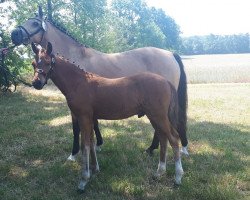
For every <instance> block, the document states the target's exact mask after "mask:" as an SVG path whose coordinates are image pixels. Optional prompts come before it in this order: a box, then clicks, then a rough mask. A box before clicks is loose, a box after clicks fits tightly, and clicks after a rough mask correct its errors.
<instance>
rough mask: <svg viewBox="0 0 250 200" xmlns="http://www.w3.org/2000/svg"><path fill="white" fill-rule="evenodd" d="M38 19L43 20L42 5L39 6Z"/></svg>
mask: <svg viewBox="0 0 250 200" xmlns="http://www.w3.org/2000/svg"><path fill="white" fill-rule="evenodd" d="M38 17H40V18H43V10H42V6H41V5H39V6H38Z"/></svg>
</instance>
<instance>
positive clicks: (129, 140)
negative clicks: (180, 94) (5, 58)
mask: <svg viewBox="0 0 250 200" xmlns="http://www.w3.org/2000/svg"><path fill="white" fill-rule="evenodd" d="M221 56H222V55H221ZM227 56H228V55H227ZM248 56H250V55H248ZM200 57H202V56H200ZM200 57H199V56H195V58H197V59H198V60H200V59H201V58H200ZM207 59H208V60H209V59H210V58H207ZM195 60H196V59H194V58H192V59H191V58H190V59H188V58H185V59H184V63H185V64H186V71H187V75H188V79H189V82H192V83H197V84H188V96H189V108H188V138H189V151H190V156H189V157H183V160H182V163H183V168H184V172H185V174H184V176H183V181H182V185H181V186H179V187H176V186H174V185H173V181H174V161H173V154H172V150H171V148H170V147H168V161H167V172H166V174H165V175H163V176H162V177H161V178H160V179H155V178H154V176H153V175H154V172H155V171H156V169H157V165H158V159H159V150H156V151H155V153H154V155H153V156H152V157H150V156H148V155H147V154H146V153H145V152H144V150H145V149H146V148H147V147H148V146H149V145H150V143H151V140H152V137H153V129H152V127H151V125H150V123H149V121H148V120H147V118H146V117H143V118H140V119H138V118H137V117H132V118H129V119H126V120H119V121H104V120H102V121H100V128H101V133H102V134H103V137H104V145H103V147H102V150H101V152H98V153H97V157H98V160H99V165H100V170H101V171H100V173H98V174H97V175H95V176H94V177H92V178H91V180H90V182H89V184H88V186H87V188H86V191H85V192H84V193H82V194H81V193H78V192H77V190H76V189H77V185H78V182H79V179H80V173H81V156H80V155H78V158H77V161H76V162H70V161H67V160H66V159H67V157H68V156H69V155H70V153H71V148H72V141H73V134H72V129H71V121H70V112H69V109H68V107H67V104H66V101H65V99H64V97H63V96H62V94H61V93H60V92H58V90H57V89H55V88H54V87H53V86H46V87H45V89H44V90H41V91H37V90H35V89H32V88H25V87H18V91H17V92H15V93H7V94H0V158H1V159H0V199H1V200H2V199H3V200H20V199H22V200H23V199H36V200H38V199H53V200H54V199H55V200H57V199H69V200H71V199H72V200H75V199H91V200H92V199H93V200H94V199H102V200H103V199H104V200H105V199H107V200H110V199H112V200H113V199H115V200H116V199H117V200H120V199H157V200H158V199H164V200H165V199H180V200H184V199H187V200H190V199H191V200H193V199H197V200H200V199H208V200H217V199H218V200H231V199H232V200H234V199H235V200H239V199H245V200H247V199H250V178H249V177H250V148H249V147H250V104H249V102H250V95H249V91H250V83H247V81H246V83H243V81H235V79H231V81H230V79H227V81H220V80H218V79H216V80H217V81H213V80H212V79H210V80H209V81H201V79H197V80H195V79H192V78H195V77H198V78H201V77H204V78H207V79H206V80H208V79H209V77H210V78H211V77H212V76H210V75H211V73H209V75H208V76H206V75H204V74H206V73H208V71H210V70H211V69H208V67H207V68H206V69H205V66H206V63H205V64H204V65H203V64H202V63H200V65H201V66H204V68H203V69H205V70H204V73H202V70H199V73H198V74H195V73H194V72H197V71H195V70H194V71H191V69H192V68H197V69H198V64H196V63H195V62H194V61H195ZM198 60H196V61H198ZM211 60H213V59H211ZM246 60H247V59H246ZM191 62H193V64H192V63H191ZM211 63H212V61H210V64H211ZM248 63H250V62H248ZM226 64H227V62H225V65H226ZM228 64H230V63H229V62H228ZM207 66H208V65H207ZM211 66H212V68H213V67H214V66H223V63H219V64H216V63H214V64H213V65H212V64H211ZM228 66H229V65H228ZM232 66H233V65H232ZM241 66H244V67H245V68H248V69H249V67H248V66H249V65H247V64H246V65H245V64H243V63H242V64H241ZM223 69H224V71H223V73H224V74H225V73H226V67H225V68H223ZM238 73H239V72H236V71H235V74H238ZM244 75H245V76H247V74H246V73H244ZM221 77H223V76H221ZM235 77H236V76H235ZM191 79H192V80H193V81H191ZM242 80H243V79H242ZM247 80H249V79H247ZM200 82H209V84H203V83H202V84H201V83H200ZM210 82H215V83H210ZM220 82H228V83H220ZM230 82H231V83H230ZM234 82H237V83H234ZM198 83H199V84H198Z"/></svg>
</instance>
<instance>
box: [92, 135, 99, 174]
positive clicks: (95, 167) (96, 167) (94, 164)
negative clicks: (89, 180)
mask: <svg viewBox="0 0 250 200" xmlns="http://www.w3.org/2000/svg"><path fill="white" fill-rule="evenodd" d="M90 156H91V169H92V173H93V174H94V173H97V172H99V171H100V168H99V164H98V161H97V156H96V145H95V141H94V133H93V132H92V133H91V139H90Z"/></svg>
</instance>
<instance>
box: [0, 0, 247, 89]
mask: <svg viewBox="0 0 250 200" xmlns="http://www.w3.org/2000/svg"><path fill="white" fill-rule="evenodd" d="M1 2H4V1H1ZM6 2H8V4H7V5H8V6H7V7H5V8H4V7H1V6H0V17H1V19H6V16H8V20H1V21H0V33H1V34H0V48H3V47H6V46H10V45H11V42H10V32H11V27H13V25H19V24H22V23H23V22H24V21H26V20H27V19H28V18H30V17H34V16H35V14H34V13H35V12H37V10H38V5H42V6H43V10H44V11H45V15H47V16H48V19H49V20H51V19H53V21H56V22H57V23H60V24H62V25H63V26H64V27H65V29H66V30H68V31H69V33H70V34H71V35H73V36H74V37H75V38H76V39H77V40H78V41H79V42H80V43H82V44H85V45H87V46H90V47H92V48H94V49H97V50H99V51H102V52H107V53H111V52H121V51H126V50H129V49H134V48H139V47H145V46H153V47H158V48H162V49H168V50H172V51H177V52H179V53H181V54H186V55H192V54H222V53H250V44H249V42H250V38H249V34H239V35H227V36H220V35H208V36H192V37H185V38H181V36H180V34H181V31H180V28H179V26H178V24H177V23H176V22H175V20H174V19H173V18H171V17H170V16H168V15H167V13H166V12H164V11H163V10H162V9H157V8H152V7H148V6H147V4H146V2H145V0H112V1H108V0H96V1H93V0H8V1H6ZM1 4H2V3H1ZM3 4H4V3H3ZM13 5H14V6H13ZM6 21H8V23H5V22H6ZM24 54H25V55H26V56H25V57H24V56H23V55H24ZM29 55H30V54H29V51H28V48H18V49H17V50H16V51H15V52H14V54H12V55H8V57H6V64H7V65H8V66H9V68H10V70H11V71H12V72H15V74H16V75H19V74H20V70H21V69H27V68H28V67H26V64H25V63H26V62H25V59H26V58H27V57H30V56H29ZM28 69H29V68H28ZM3 80H4V78H3V76H2V75H1V74H0V86H3V84H5V83H3Z"/></svg>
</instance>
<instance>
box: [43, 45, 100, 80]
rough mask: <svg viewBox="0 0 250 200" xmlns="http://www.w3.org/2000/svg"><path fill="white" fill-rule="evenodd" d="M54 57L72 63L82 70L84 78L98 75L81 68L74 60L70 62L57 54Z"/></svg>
mask: <svg viewBox="0 0 250 200" xmlns="http://www.w3.org/2000/svg"><path fill="white" fill-rule="evenodd" d="M43 50H44V51H46V50H45V49H43V48H42V49H41V51H43ZM56 57H57V58H59V59H60V60H61V61H63V62H65V63H68V64H70V65H72V66H74V67H76V68H78V69H79V70H80V71H82V72H83V74H84V76H85V77H86V78H93V77H100V76H99V75H98V74H94V73H92V72H87V71H85V69H84V68H81V67H80V66H79V65H76V64H75V62H73V63H72V62H69V60H68V59H65V58H64V57H63V56H60V55H57V56H56Z"/></svg>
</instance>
